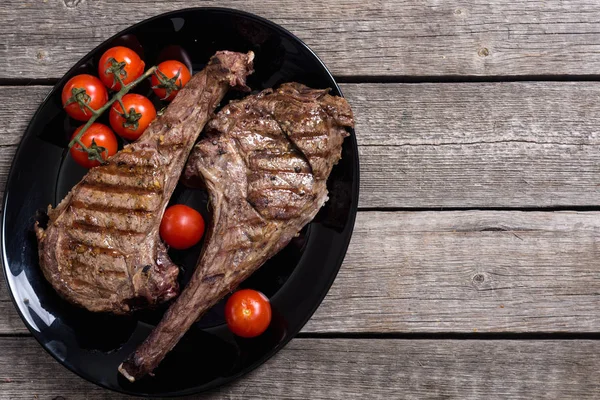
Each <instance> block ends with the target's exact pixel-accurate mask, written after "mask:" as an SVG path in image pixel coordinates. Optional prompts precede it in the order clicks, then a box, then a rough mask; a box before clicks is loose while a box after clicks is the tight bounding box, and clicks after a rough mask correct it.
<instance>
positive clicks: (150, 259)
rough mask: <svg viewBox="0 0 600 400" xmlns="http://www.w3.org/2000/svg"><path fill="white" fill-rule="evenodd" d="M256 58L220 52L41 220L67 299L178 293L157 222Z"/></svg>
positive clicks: (131, 304)
mask: <svg viewBox="0 0 600 400" xmlns="http://www.w3.org/2000/svg"><path fill="white" fill-rule="evenodd" d="M252 59H253V54H252V53H249V54H247V55H245V54H240V53H233V52H219V53H217V54H215V55H214V56H213V57H212V58H211V60H210V62H209V64H208V65H207V67H206V68H205V69H204V70H203V71H201V72H199V73H198V74H196V75H195V76H194V77H193V78H192V79H191V80H190V81H189V82H188V84H187V85H186V86H185V87H184V88H183V89H182V90H181V92H180V93H179V94H178V95H177V97H176V98H175V100H174V101H173V103H172V104H171V105H170V106H169V107H168V108H167V110H166V111H165V113H164V114H163V115H162V116H160V117H159V118H158V119H157V120H155V121H154V122H153V123H152V124H151V125H150V126H149V127H148V128H147V130H146V132H145V133H144V134H143V136H142V137H141V138H140V139H139V140H138V141H136V142H135V143H132V144H130V145H128V146H125V148H124V149H123V150H121V151H120V152H119V153H117V154H115V155H114V156H113V157H111V158H110V159H109V160H108V162H107V163H106V164H105V165H101V166H99V167H96V168H93V169H91V170H90V171H89V172H88V174H87V175H86V176H85V177H84V178H83V179H82V180H81V182H79V183H78V184H77V185H76V186H75V187H74V188H73V189H72V190H71V192H70V193H69V194H68V195H67V196H66V197H65V199H64V200H63V201H62V202H61V203H60V204H59V205H58V206H57V207H56V208H55V209H52V208H51V207H50V208H49V210H48V216H49V217H50V221H49V223H48V227H47V228H46V229H43V228H42V227H40V226H39V225H38V224H36V233H37V237H38V244H39V257H40V266H41V268H42V271H43V272H44V276H45V277H46V279H47V280H48V281H49V282H50V283H51V284H52V286H53V287H54V289H56V291H57V292H58V293H60V294H61V295H62V296H63V297H64V298H66V299H67V300H69V301H70V302H72V303H75V304H78V305H80V306H82V307H85V308H87V309H88V310H90V311H109V312H114V313H117V314H122V313H127V312H129V311H131V310H132V309H134V308H137V307H141V306H146V305H153V304H157V303H160V302H163V301H165V300H168V299H170V298H172V297H174V296H175V295H177V293H178V284H177V275H178V272H179V269H178V267H177V266H176V265H174V264H173V263H172V262H171V260H170V259H169V257H168V256H167V251H166V248H165V246H164V244H163V243H162V242H161V240H160V238H159V234H158V228H159V225H160V221H161V218H162V215H163V212H164V210H165V207H166V205H167V203H168V201H169V198H170V197H171V194H172V193H173V190H174V189H175V186H176V184H177V181H178V180H179V177H180V174H181V171H182V169H183V167H184V165H185V161H186V159H187V157H188V155H189V153H190V151H191V149H192V147H193V145H194V142H195V141H196V139H197V138H198V135H199V134H200V132H201V131H202V129H203V128H204V125H205V124H206V122H207V121H208V119H209V117H210V116H211V115H212V113H213V112H214V110H215V108H216V106H217V105H218V104H219V102H220V101H221V99H222V98H223V96H224V95H225V93H226V92H227V90H228V88H229V87H230V86H237V87H241V88H246V86H245V80H246V76H247V75H248V74H249V73H251V72H252Z"/></svg>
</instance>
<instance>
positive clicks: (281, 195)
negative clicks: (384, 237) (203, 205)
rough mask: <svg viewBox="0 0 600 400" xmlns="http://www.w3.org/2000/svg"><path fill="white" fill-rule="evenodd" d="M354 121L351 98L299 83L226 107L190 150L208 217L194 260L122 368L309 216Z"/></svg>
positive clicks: (184, 324)
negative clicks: (184, 279) (179, 291)
mask: <svg viewBox="0 0 600 400" xmlns="http://www.w3.org/2000/svg"><path fill="white" fill-rule="evenodd" d="M351 126H353V117H352V111H351V110H350V107H349V105H348V103H347V102H346V101H345V100H344V99H342V98H340V97H334V96H330V95H328V94H327V90H315V89H310V88H308V87H306V86H303V85H301V84H298V83H289V84H284V85H282V86H281V87H280V88H279V89H278V90H276V91H274V92H273V91H272V90H266V91H263V92H262V93H260V94H258V95H256V96H250V97H247V98H245V99H244V100H241V101H238V102H234V103H231V104H229V105H228V106H226V107H224V109H223V110H221V111H220V112H219V113H218V115H217V116H216V117H215V118H214V119H213V120H211V121H210V122H209V124H208V125H207V137H206V138H204V139H202V140H201V141H200V142H199V143H198V144H197V145H196V146H195V148H194V150H193V152H192V155H191V156H190V160H189V161H188V164H187V167H186V170H185V177H186V178H187V179H188V181H193V180H194V178H196V177H202V179H203V181H204V184H205V185H206V187H207V189H208V192H209V196H210V202H211V205H212V210H213V216H212V221H211V227H210V229H209V231H208V236H207V238H206V242H205V245H204V248H203V252H202V255H201V257H200V260H199V263H198V267H197V269H196V271H195V272H194V274H193V276H192V278H191V281H190V282H189V283H188V285H187V286H186V288H185V289H184V290H183V292H182V294H181V295H180V296H179V298H178V299H177V300H176V301H175V303H174V304H173V305H172V306H171V307H170V308H169V310H168V311H167V313H166V314H165V316H164V317H163V319H162V321H161V322H160V323H159V325H158V326H157V327H156V328H155V329H154V331H153V332H152V333H151V334H150V336H149V337H148V338H147V339H146V341H145V342H144V343H143V344H142V345H141V346H140V347H139V348H138V349H137V351H136V352H135V353H134V354H132V355H131V356H130V357H129V358H128V359H127V360H126V361H125V362H124V363H123V364H122V365H121V366H120V367H119V370H120V371H121V373H122V374H123V375H125V376H126V377H127V378H128V379H129V380H131V381H134V380H135V379H138V378H140V377H142V376H144V375H145V374H147V373H149V372H151V371H152V370H153V369H154V368H155V367H156V366H158V364H159V363H160V362H161V360H162V359H163V358H164V357H165V355H166V354H167V353H168V352H169V351H170V350H171V349H172V348H173V347H174V346H175V345H176V344H177V342H178V341H179V339H180V338H181V337H182V336H183V335H184V334H185V332H186V331H187V330H188V329H189V328H190V326H191V325H192V324H193V323H194V321H196V320H197V319H198V318H199V317H200V316H201V315H202V314H203V313H204V312H206V311H207V310H208V309H209V308H210V307H212V306H213V305H214V304H215V303H216V302H218V301H219V300H220V299H221V298H222V297H224V296H225V295H226V294H227V293H229V292H230V291H232V290H233V289H235V287H236V286H237V285H238V284H239V283H240V282H241V281H243V280H244V279H246V278H247V277H248V276H249V275H250V274H252V273H253V272H254V271H255V270H256V269H258V268H259V267H260V266H261V265H262V264H263V263H264V262H265V261H266V260H268V259H269V258H270V257H272V256H273V255H275V254H276V253H277V252H278V251H280V250H281V249H282V248H283V247H284V246H286V245H287V244H288V243H289V242H290V240H291V239H292V238H293V237H294V235H296V234H297V233H298V232H299V231H300V229H302V227H303V226H304V225H306V224H307V223H308V222H310V221H311V220H312V219H313V218H314V217H315V215H316V214H317V212H318V211H319V209H320V208H321V206H322V205H323V204H324V203H325V201H326V200H327V187H326V180H327V178H328V176H329V174H330V172H331V169H332V167H333V166H334V164H336V163H337V162H338V160H339V159H340V156H341V149H342V142H343V140H344V138H345V137H346V136H348V133H347V131H346V129H345V128H346V127H351Z"/></svg>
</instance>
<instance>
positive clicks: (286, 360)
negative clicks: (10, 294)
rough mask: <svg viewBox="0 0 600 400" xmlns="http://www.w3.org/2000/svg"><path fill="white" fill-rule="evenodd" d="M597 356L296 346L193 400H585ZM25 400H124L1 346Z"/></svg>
mask: <svg viewBox="0 0 600 400" xmlns="http://www.w3.org/2000/svg"><path fill="white" fill-rule="evenodd" d="M598 352H600V343H599V342H597V341H588V340H574V341H534V342H527V341H487V340H481V341H480V340H475V341H474V340H464V341H456V340H436V341H431V340H349V339H346V340H323V339H320V340H319V339H295V340H293V341H292V342H291V343H290V344H289V345H288V346H287V347H286V348H284V349H283V350H282V351H281V352H280V353H278V354H277V355H276V356H275V357H274V358H273V359H272V360H270V361H268V362H267V363H266V364H265V365H263V366H261V367H260V368H259V369H258V370H256V371H254V372H252V373H250V374H249V375H248V376H246V377H244V378H242V379H240V380H239V381H237V382H234V383H232V384H230V385H228V386H225V387H222V388H220V389H219V390H217V391H213V392H211V393H209V394H208V395H207V396H203V397H202V398H206V399H224V398H226V399H278V400H279V399H288V400H291V399H299V400H300V399H315V400H321V399H322V400H326V399H333V398H336V399H362V398H365V397H366V398H369V399H390V398H404V399H423V398H427V399H440V398H444V399H461V400H462V399H481V398H510V399H515V400H518V399H523V400H529V399H532V398H548V399H565V398H572V399H593V398H598V397H597V394H598V391H599V390H600V384H599V383H598V380H597V379H593V378H592V377H594V376H597V374H598V373H600V358H598V357H597V356H596V354H598ZM34 396H37V397H34ZM59 396H62V397H59ZM32 398H37V399H62V398H64V399H65V400H71V399H80V398H86V399H89V400H97V399H98V400H99V399H132V398H131V397H127V396H119V395H117V394H115V393H111V392H108V391H106V390H104V389H101V388H99V387H96V386H94V385H92V384H90V383H88V382H86V381H84V380H83V379H81V378H79V377H77V376H76V375H75V374H73V373H71V372H69V371H68V370H66V369H65V368H62V367H60V366H59V365H58V363H57V362H56V361H55V360H54V359H52V358H51V357H50V356H49V355H48V354H46V353H45V352H44V351H43V350H42V349H41V348H40V346H39V345H38V344H37V343H36V342H35V341H34V339H32V338H2V339H0V399H11V400H17V399H23V400H24V399H27V400H29V399H32ZM190 398H191V397H190ZM196 398H197V397H196Z"/></svg>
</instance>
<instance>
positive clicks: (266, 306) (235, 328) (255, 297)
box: [225, 289, 271, 338]
mask: <svg viewBox="0 0 600 400" xmlns="http://www.w3.org/2000/svg"><path fill="white" fill-rule="evenodd" d="M225 320H226V321H227V326H228V327H229V330H231V332H233V333H234V334H236V335H238V336H241V337H244V338H251V337H256V336H258V335H260V334H262V333H263V332H264V331H266V330H267V328H268V327H269V324H270V323H271V303H269V299H268V298H267V296H265V295H264V294H262V293H261V292H257V291H256V290H251V289H243V290H238V291H237V292H235V293H234V294H233V295H232V296H231V297H230V298H229V300H227V303H226V304H225Z"/></svg>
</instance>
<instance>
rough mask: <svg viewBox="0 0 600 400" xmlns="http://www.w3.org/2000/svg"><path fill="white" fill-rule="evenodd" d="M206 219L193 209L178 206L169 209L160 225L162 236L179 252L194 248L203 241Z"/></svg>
mask: <svg viewBox="0 0 600 400" xmlns="http://www.w3.org/2000/svg"><path fill="white" fill-rule="evenodd" d="M203 234H204V219H203V218H202V215H200V213H199V212H198V211H196V210H194V209H193V208H191V207H188V206H186V205H183V204H176V205H174V206H171V207H169V208H167V210H166V211H165V215H163V218H162V221H161V223H160V236H161V237H162V238H163V240H164V241H165V243H167V244H168V245H169V246H171V247H173V248H174V249H177V250H184V249H188V248H190V247H192V246H193V245H195V244H196V243H198V242H199V241H200V239H202V235H203Z"/></svg>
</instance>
